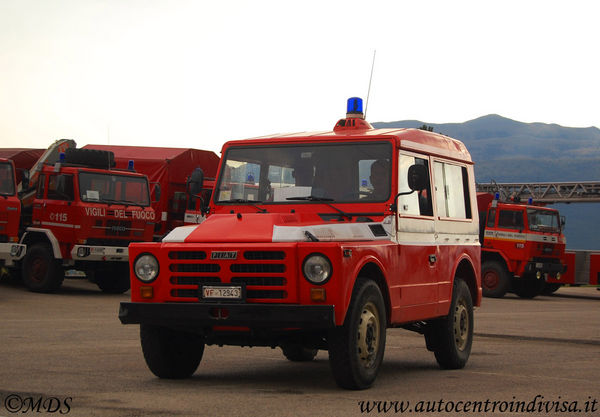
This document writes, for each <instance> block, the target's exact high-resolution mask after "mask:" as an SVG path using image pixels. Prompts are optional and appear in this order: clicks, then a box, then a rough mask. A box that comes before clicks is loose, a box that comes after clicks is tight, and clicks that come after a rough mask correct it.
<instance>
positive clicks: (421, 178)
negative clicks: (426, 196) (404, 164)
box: [406, 164, 429, 191]
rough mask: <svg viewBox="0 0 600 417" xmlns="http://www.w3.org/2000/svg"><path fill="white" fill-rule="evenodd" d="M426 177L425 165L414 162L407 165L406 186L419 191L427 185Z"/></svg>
mask: <svg viewBox="0 0 600 417" xmlns="http://www.w3.org/2000/svg"><path fill="white" fill-rule="evenodd" d="M427 178H428V172H427V167H425V165H417V164H415V165H411V166H410V167H408V175H407V178H406V180H407V182H408V188H410V189H411V190H412V191H420V190H423V189H425V188H427V186H428V185H429V184H428V183H427Z"/></svg>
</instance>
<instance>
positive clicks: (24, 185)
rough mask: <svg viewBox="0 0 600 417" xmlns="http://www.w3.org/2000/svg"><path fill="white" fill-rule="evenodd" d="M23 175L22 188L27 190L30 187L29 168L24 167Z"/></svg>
mask: <svg viewBox="0 0 600 417" xmlns="http://www.w3.org/2000/svg"><path fill="white" fill-rule="evenodd" d="M22 174H23V177H22V178H21V190H26V189H28V188H29V170H28V169H23V172H22Z"/></svg>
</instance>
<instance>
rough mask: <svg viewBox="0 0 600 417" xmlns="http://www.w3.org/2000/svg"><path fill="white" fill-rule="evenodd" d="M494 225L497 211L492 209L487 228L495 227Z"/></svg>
mask: <svg viewBox="0 0 600 417" xmlns="http://www.w3.org/2000/svg"><path fill="white" fill-rule="evenodd" d="M494 223H496V209H491V210H490V212H489V214H488V218H487V225H486V227H494Z"/></svg>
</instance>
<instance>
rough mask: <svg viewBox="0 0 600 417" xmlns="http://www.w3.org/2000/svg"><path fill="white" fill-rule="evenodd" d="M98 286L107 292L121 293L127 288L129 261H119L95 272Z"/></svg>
mask: <svg viewBox="0 0 600 417" xmlns="http://www.w3.org/2000/svg"><path fill="white" fill-rule="evenodd" d="M94 275H95V281H96V285H98V288H100V289H101V290H102V291H103V292H105V293H109V294H122V293H124V292H125V291H127V290H128V289H129V286H130V282H129V263H128V262H119V263H116V264H114V265H112V266H111V267H109V268H106V269H102V270H100V271H97V272H95V274H94Z"/></svg>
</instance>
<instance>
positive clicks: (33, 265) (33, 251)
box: [22, 243, 65, 292]
mask: <svg viewBox="0 0 600 417" xmlns="http://www.w3.org/2000/svg"><path fill="white" fill-rule="evenodd" d="M22 278H23V283H24V284H25V286H26V287H27V288H29V290H31V291H34V292H53V291H56V290H57V289H58V288H59V287H60V286H61V285H62V282H63V280H64V278H65V272H64V270H63V268H62V265H61V264H60V261H58V260H56V259H54V255H53V253H52V250H51V249H50V247H49V246H47V245H45V244H42V243H37V244H35V245H33V246H31V248H28V250H27V254H26V255H25V258H24V259H23V271H22Z"/></svg>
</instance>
